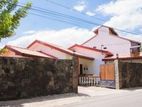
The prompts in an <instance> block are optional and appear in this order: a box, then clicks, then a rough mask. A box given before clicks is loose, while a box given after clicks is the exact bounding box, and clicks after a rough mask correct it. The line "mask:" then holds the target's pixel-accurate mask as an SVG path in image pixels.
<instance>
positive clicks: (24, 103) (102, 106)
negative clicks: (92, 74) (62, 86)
mask: <svg viewBox="0 0 142 107" xmlns="http://www.w3.org/2000/svg"><path fill="white" fill-rule="evenodd" d="M0 107H142V88H137V89H127V90H114V89H107V88H100V87H79V94H63V95H53V96H46V97H37V98H32V99H22V100H15V101H0Z"/></svg>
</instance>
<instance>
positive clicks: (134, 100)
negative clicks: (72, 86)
mask: <svg viewBox="0 0 142 107" xmlns="http://www.w3.org/2000/svg"><path fill="white" fill-rule="evenodd" d="M62 107H142V89H136V90H127V91H125V92H122V93H119V94H111V95H105V96H100V97H99V96H98V97H95V96H94V97H91V98H88V99H86V100H84V101H81V102H76V103H72V104H68V105H64V106H62Z"/></svg>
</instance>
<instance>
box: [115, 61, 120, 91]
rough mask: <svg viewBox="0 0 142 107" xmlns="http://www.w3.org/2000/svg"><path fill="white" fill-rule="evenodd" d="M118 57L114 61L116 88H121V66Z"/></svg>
mask: <svg viewBox="0 0 142 107" xmlns="http://www.w3.org/2000/svg"><path fill="white" fill-rule="evenodd" d="M118 63H119V61H118V59H116V60H115V61H114V64H115V89H120V87H119V66H118Z"/></svg>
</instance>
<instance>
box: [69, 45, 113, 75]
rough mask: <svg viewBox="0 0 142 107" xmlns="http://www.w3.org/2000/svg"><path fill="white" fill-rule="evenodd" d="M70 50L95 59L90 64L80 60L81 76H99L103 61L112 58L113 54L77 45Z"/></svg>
mask: <svg viewBox="0 0 142 107" xmlns="http://www.w3.org/2000/svg"><path fill="white" fill-rule="evenodd" d="M69 49H70V50H72V51H75V52H79V53H82V54H83V55H86V56H89V57H93V58H94V59H95V60H92V61H89V62H88V61H85V60H82V59H79V64H80V74H95V75H97V76H98V75H99V71H100V64H103V63H104V62H103V61H102V59H103V58H105V57H109V56H112V53H111V52H108V51H104V50H99V49H95V48H90V47H86V46H82V45H77V44H75V45H73V46H72V47H70V48H69Z"/></svg>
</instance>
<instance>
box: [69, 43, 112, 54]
mask: <svg viewBox="0 0 142 107" xmlns="http://www.w3.org/2000/svg"><path fill="white" fill-rule="evenodd" d="M74 47H80V48H84V49H88V50H92V51H96V52H101V53H104V54H106V55H107V56H113V54H112V53H111V52H109V51H104V50H100V49H96V48H91V47H87V46H83V45H78V44H75V45H73V46H71V47H70V48H69V49H70V50H73V49H72V48H74Z"/></svg>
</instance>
